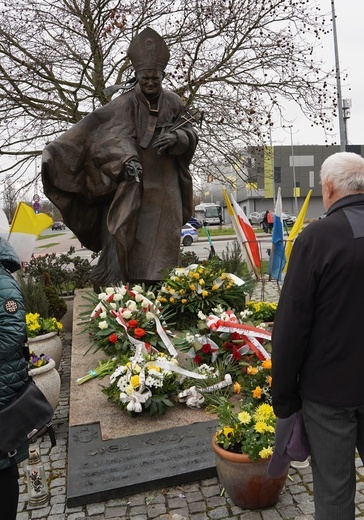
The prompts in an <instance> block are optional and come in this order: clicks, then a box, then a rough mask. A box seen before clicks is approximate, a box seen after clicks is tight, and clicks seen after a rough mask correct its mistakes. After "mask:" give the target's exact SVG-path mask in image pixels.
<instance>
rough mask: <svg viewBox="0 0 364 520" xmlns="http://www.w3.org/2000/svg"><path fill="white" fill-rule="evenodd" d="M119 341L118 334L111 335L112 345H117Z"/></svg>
mask: <svg viewBox="0 0 364 520" xmlns="http://www.w3.org/2000/svg"><path fill="white" fill-rule="evenodd" d="M117 340H118V336H117V334H115V332H113V333H112V334H110V336H109V341H110V343H116V342H117Z"/></svg>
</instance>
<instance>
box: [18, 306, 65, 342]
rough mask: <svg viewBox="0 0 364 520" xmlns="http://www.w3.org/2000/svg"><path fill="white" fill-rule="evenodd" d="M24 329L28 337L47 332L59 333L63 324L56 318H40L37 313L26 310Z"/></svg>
mask: <svg viewBox="0 0 364 520" xmlns="http://www.w3.org/2000/svg"><path fill="white" fill-rule="evenodd" d="M25 323H26V330H27V334H28V337H29V338H35V337H36V336H42V335H43V334H48V333H49V332H57V333H59V332H60V331H61V330H62V328H63V325H62V323H60V322H59V321H57V320H56V318H42V316H41V315H40V314H38V313H31V312H28V313H27V314H26V315H25Z"/></svg>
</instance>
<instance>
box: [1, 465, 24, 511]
mask: <svg viewBox="0 0 364 520" xmlns="http://www.w3.org/2000/svg"><path fill="white" fill-rule="evenodd" d="M18 478H19V471H18V466H17V465H14V466H9V467H8V468H5V469H0V518H1V520H16V513H17V509H18V499H19V482H18Z"/></svg>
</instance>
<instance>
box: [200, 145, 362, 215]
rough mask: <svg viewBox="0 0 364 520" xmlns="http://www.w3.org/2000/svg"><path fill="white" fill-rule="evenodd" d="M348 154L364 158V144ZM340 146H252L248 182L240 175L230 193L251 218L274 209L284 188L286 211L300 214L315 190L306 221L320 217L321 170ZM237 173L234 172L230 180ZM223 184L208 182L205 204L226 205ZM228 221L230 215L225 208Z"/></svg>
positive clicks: (246, 162)
mask: <svg viewBox="0 0 364 520" xmlns="http://www.w3.org/2000/svg"><path fill="white" fill-rule="evenodd" d="M346 149H347V151H348V152H354V153H357V154H359V155H361V156H364V145H348V146H347V147H346ZM339 151H340V146H324V145H322V146H321V145H301V146H294V147H292V146H275V147H268V146H267V147H259V148H258V147H251V148H249V149H247V152H246V157H245V158H244V167H243V168H242V170H243V171H244V174H243V176H244V177H245V178H244V179H242V178H240V177H239V176H237V175H236V177H235V182H233V186H232V187H229V188H228V187H227V191H228V193H229V194H230V193H231V192H232V193H233V196H234V198H235V200H237V202H238V203H239V205H240V206H241V207H242V208H243V209H244V211H245V213H246V214H247V215H249V214H250V213H251V212H253V211H258V212H263V211H266V210H267V209H268V210H274V206H275V197H276V195H277V191H278V188H279V187H280V188H281V194H282V204H283V211H289V212H291V213H293V214H295V215H297V214H298V212H299V211H300V209H301V207H302V205H303V203H304V201H305V198H306V196H307V194H308V192H309V190H311V189H312V195H311V199H310V203H309V206H308V210H307V214H306V218H308V219H310V218H318V217H319V216H320V215H322V214H323V212H324V208H323V205H322V199H321V186H320V168H321V165H322V163H323V162H324V160H325V159H326V158H327V157H329V156H330V155H332V154H334V153H336V152H339ZM232 174H233V172H231V173H230V178H231V175H232ZM222 189H223V186H222V185H221V184H220V183H215V182H212V183H206V184H205V185H204V187H203V189H202V194H203V196H202V199H204V198H205V199H206V200H201V202H220V203H221V204H222V206H225V204H224V197H223V192H222ZM224 210H225V211H224V217H225V222H229V221H230V219H229V216H228V214H227V211H226V208H224Z"/></svg>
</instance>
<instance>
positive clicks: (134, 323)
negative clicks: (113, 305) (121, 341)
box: [128, 320, 138, 329]
mask: <svg viewBox="0 0 364 520" xmlns="http://www.w3.org/2000/svg"><path fill="white" fill-rule="evenodd" d="M137 326H138V320H130V321H128V329H135V327H137Z"/></svg>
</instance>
